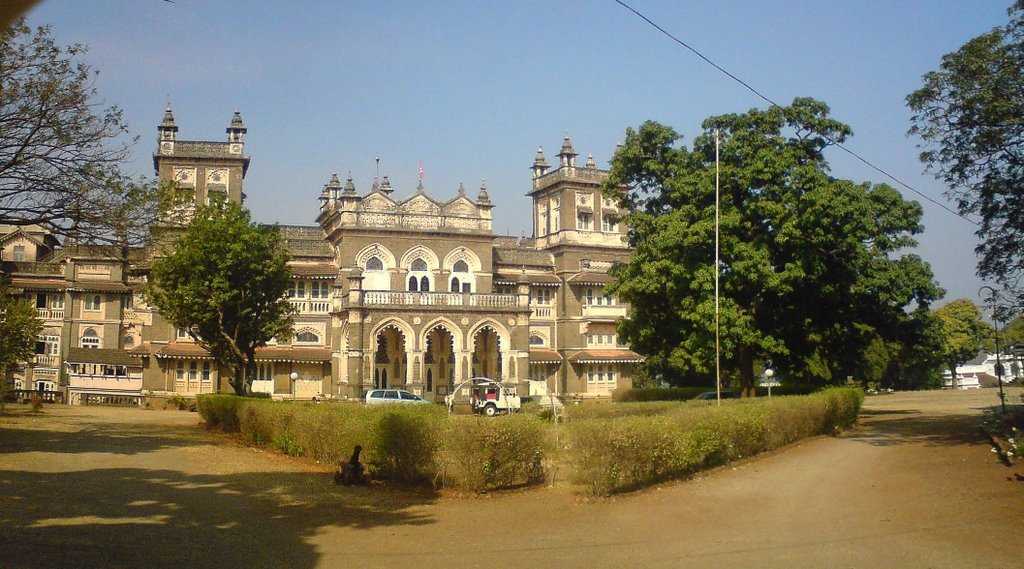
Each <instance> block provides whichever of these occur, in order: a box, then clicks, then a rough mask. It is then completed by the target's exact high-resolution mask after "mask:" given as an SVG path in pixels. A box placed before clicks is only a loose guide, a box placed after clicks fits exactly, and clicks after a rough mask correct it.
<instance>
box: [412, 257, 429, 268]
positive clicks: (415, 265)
mask: <svg viewBox="0 0 1024 569" xmlns="http://www.w3.org/2000/svg"><path fill="white" fill-rule="evenodd" d="M409 268H410V269H411V270H413V271H425V270H427V262H426V261H424V260H423V259H416V260H415V261H413V262H412V265H410V267H409Z"/></svg>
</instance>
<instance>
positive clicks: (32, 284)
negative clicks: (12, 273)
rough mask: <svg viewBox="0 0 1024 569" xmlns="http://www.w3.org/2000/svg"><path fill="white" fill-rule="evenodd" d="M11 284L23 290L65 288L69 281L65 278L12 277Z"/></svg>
mask: <svg viewBox="0 0 1024 569" xmlns="http://www.w3.org/2000/svg"><path fill="white" fill-rule="evenodd" d="M11 286H12V287H14V288H20V289H22V290H64V289H66V288H68V283H67V282H66V281H64V280H63V279H19V278H13V279H11Z"/></svg>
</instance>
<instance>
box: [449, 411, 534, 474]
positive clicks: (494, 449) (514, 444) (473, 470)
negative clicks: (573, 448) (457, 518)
mask: <svg viewBox="0 0 1024 569" xmlns="http://www.w3.org/2000/svg"><path fill="white" fill-rule="evenodd" d="M446 427H447V428H446V430H445V433H444V439H443V443H442V445H441V452H440V455H439V462H440V468H441V470H440V478H441V484H442V485H444V486H451V487H456V488H463V489H466V490H474V491H478V492H480V491H484V490H490V489H497V488H509V487H512V486H518V485H524V484H533V483H537V482H541V481H543V480H544V467H543V460H544V456H545V454H546V453H545V450H546V448H547V446H548V443H547V425H546V424H545V422H544V421H543V420H542V419H540V418H538V417H536V416H533V415H523V414H519V415H511V416H505V417H495V418H485V417H452V418H451V420H449V421H448V423H447V425H446Z"/></svg>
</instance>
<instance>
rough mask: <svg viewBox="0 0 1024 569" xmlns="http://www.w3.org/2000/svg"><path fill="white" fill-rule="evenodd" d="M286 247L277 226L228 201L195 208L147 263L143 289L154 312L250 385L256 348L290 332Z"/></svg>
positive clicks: (240, 388) (243, 386)
mask: <svg viewBox="0 0 1024 569" xmlns="http://www.w3.org/2000/svg"><path fill="white" fill-rule="evenodd" d="M287 262H288V254H287V251H286V250H285V247H284V245H283V243H282V241H281V238H280V235H279V233H278V232H277V231H276V230H274V229H273V228H267V227H260V226H258V225H256V224H254V223H252V222H251V221H250V219H249V212H248V211H247V210H245V209H243V208H242V207H241V206H238V205H236V204H234V203H220V204H217V205H213V206H207V207H201V208H199V209H198V210H197V211H196V214H195V217H194V218H193V220H192V221H191V223H190V224H189V225H188V227H187V229H186V230H185V232H184V233H183V234H182V235H181V236H180V237H179V238H178V239H177V240H176V241H175V242H174V243H173V245H171V247H170V248H169V251H168V252H167V255H166V256H163V257H160V258H158V259H157V260H156V261H154V263H153V269H152V273H151V277H150V281H149V285H148V287H147V291H146V293H147V296H148V297H149V299H150V300H151V301H152V303H153V304H154V305H155V306H156V307H157V308H159V310H160V313H161V314H162V315H163V316H164V317H165V318H167V319H168V320H169V321H170V322H172V323H173V324H174V325H176V326H178V327H179V328H181V329H184V330H188V332H189V334H190V335H191V336H192V337H193V338H194V339H195V340H196V342H198V343H199V344H201V345H202V346H203V347H205V348H206V349H207V350H209V351H210V354H211V355H212V356H213V357H214V359H216V360H217V362H218V363H220V364H221V365H224V366H227V367H230V368H231V369H232V370H234V373H233V375H232V377H231V379H230V383H231V386H232V387H233V388H234V390H235V393H237V394H239V395H245V394H247V393H248V392H249V388H250V386H251V384H252V380H253V378H254V377H255V371H256V359H255V355H256V348H259V347H261V346H265V345H266V344H267V342H269V341H270V340H271V339H274V338H277V339H279V340H287V339H288V338H290V336H291V333H292V308H291V305H290V304H289V303H288V300H287V299H286V298H285V293H286V292H287V290H288V286H289V285H290V283H291V274H290V272H289V270H288V266H287Z"/></svg>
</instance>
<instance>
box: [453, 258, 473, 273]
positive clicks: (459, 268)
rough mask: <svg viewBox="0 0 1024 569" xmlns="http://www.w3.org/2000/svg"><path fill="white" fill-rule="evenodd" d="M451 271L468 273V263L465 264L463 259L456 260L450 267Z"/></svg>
mask: <svg viewBox="0 0 1024 569" xmlns="http://www.w3.org/2000/svg"><path fill="white" fill-rule="evenodd" d="M452 272H455V273H468V272H469V265H467V264H466V262H465V261H458V262H457V263H455V266H454V267H452Z"/></svg>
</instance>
